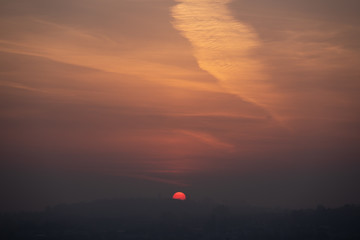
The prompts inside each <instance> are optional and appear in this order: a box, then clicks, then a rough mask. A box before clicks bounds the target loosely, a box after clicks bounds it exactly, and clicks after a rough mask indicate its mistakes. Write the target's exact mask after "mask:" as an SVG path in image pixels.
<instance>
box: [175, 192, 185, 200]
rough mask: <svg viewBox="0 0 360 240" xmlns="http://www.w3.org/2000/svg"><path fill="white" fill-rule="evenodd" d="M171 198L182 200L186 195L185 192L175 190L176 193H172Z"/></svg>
mask: <svg viewBox="0 0 360 240" xmlns="http://www.w3.org/2000/svg"><path fill="white" fill-rule="evenodd" d="M173 199H176V200H182V201H184V200H185V199H186V196H185V194H184V193H182V192H176V193H174V195H173Z"/></svg>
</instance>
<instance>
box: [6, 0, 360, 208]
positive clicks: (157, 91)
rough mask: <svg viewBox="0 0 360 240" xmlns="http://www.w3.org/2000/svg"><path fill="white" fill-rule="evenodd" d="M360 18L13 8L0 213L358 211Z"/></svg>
mask: <svg viewBox="0 0 360 240" xmlns="http://www.w3.org/2000/svg"><path fill="white" fill-rule="evenodd" d="M359 9H360V2H359V1H358V0H342V1H340V0H311V1H310V0H303V1H295V0H272V1H270V0H233V1H230V0H71V1H70V0H61V1H57V0H54V1H48V0H0V91H1V93H0V98H1V101H0V105H1V109H0V132H1V147H0V177H1V179H0V182H1V184H0V190H1V192H2V194H1V195H2V198H1V206H0V208H1V209H32V208H39V207H44V206H46V205H48V204H55V203H61V202H76V201H82V200H93V199H98V198H113V197H157V196H158V194H160V195H161V196H163V197H171V196H172V193H174V192H177V191H184V192H186V193H187V194H188V198H189V199H190V198H193V199H198V200H201V199H203V198H212V199H214V200H216V201H224V202H227V203H241V204H251V205H262V206H283V207H307V206H316V205H317V204H325V205H327V206H336V205H341V204H345V203H360V193H359V191H358V183H359V182H360V150H359V149H358V148H359V146H360V141H359V140H360V137H359V134H360V112H359V109H360V95H359V93H360V15H359V14H358V10H359Z"/></svg>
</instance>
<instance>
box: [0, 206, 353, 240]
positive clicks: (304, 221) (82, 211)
mask: <svg viewBox="0 0 360 240" xmlns="http://www.w3.org/2000/svg"><path fill="white" fill-rule="evenodd" d="M0 223H1V231H0V232H1V233H0V238H1V239H8V240H11V239H54V240H56V239H67V240H72V239H74V240H75V239H76V240H82V239H103V240H107V239H109V240H112V239H244V240H246V239H259V240H260V239H277V240H278V239H309V240H310V239H314V240H321V239H343V240H345V239H360V206H357V205H345V206H343V207H340V208H335V209H329V208H325V207H323V206H319V207H317V208H316V209H303V210H278V209H277V210H274V209H259V208H254V207H243V208H232V207H228V206H225V205H217V204H210V203H205V202H194V201H179V200H161V199H156V200H155V199H153V200H150V199H127V200H99V201H95V202H86V203H78V204H71V205H58V206H55V207H49V208H47V209H46V210H44V211H41V212H21V213H2V214H1V221H0Z"/></svg>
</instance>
